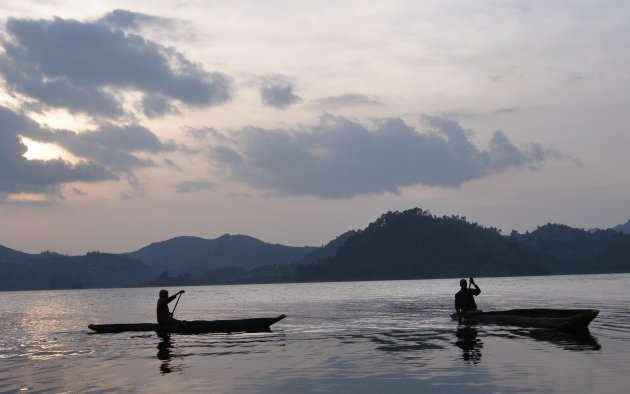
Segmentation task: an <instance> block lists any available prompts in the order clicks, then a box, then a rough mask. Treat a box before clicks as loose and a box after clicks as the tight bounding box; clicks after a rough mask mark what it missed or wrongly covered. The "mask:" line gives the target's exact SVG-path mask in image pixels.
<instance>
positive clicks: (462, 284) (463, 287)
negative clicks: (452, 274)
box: [459, 279, 468, 289]
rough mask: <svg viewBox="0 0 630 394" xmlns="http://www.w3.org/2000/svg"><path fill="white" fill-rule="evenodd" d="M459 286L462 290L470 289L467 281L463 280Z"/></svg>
mask: <svg viewBox="0 0 630 394" xmlns="http://www.w3.org/2000/svg"><path fill="white" fill-rule="evenodd" d="M459 286H460V287H461V288H462V289H465V288H466V287H468V284H467V282H466V279H462V280H460V281H459Z"/></svg>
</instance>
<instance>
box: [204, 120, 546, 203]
mask: <svg viewBox="0 0 630 394" xmlns="http://www.w3.org/2000/svg"><path fill="white" fill-rule="evenodd" d="M423 122H424V124H425V127H426V130H425V131H424V132H420V131H418V130H416V129H414V128H413V127H410V126H408V125H406V124H405V123H404V122H403V121H402V120H400V119H395V118H390V119H381V120H378V121H376V122H375V124H374V126H375V127H374V128H373V129H368V128H367V127H365V126H364V125H362V124H359V123H357V122H353V121H351V120H349V119H346V118H344V117H338V116H332V115H325V116H323V117H322V118H321V120H320V122H319V124H318V125H316V126H313V127H304V128H302V129H299V130H285V129H272V130H269V129H262V128H255V127H248V128H244V129H242V130H241V131H240V132H239V133H237V134H233V135H232V141H233V142H232V143H228V142H226V143H219V144H215V145H214V146H213V147H212V150H211V152H210V155H209V157H210V159H211V160H212V161H213V162H214V163H215V164H216V165H217V166H219V167H221V168H223V169H224V170H225V171H226V172H227V173H228V174H229V176H230V177H232V178H233V179H235V180H237V181H240V182H244V183H246V184H249V185H251V186H253V187H256V188H259V189H263V190H268V191H271V192H273V193H275V194H278V195H311V196H316V197H320V198H351V197H353V196H356V195H360V194H380V193H384V192H391V193H399V192H400V188H401V187H405V186H412V185H417V184H423V185H428V186H437V187H458V186H460V185H461V184H462V183H464V182H468V181H472V180H475V179H480V178H483V177H484V176H487V175H489V174H493V173H499V172H503V171H506V170H508V169H510V168H522V167H527V168H532V169H536V168H540V166H542V164H543V163H544V161H545V159H546V158H548V157H554V158H557V157H558V155H556V154H555V152H553V151H549V150H544V149H542V147H540V146H538V145H535V144H533V145H531V146H530V147H529V148H528V149H527V150H521V149H518V148H517V147H515V146H514V145H513V144H512V143H511V142H510V141H509V139H508V138H507V137H506V136H505V134H503V132H501V131H497V132H495V133H494V136H493V137H492V139H491V141H490V143H489V146H488V148H487V149H484V150H482V149H479V148H478V147H476V146H475V145H474V144H473V142H472V140H471V138H470V136H471V135H472V134H473V132H472V131H466V130H464V129H463V128H462V127H461V126H460V125H459V123H458V122H456V121H454V120H451V119H449V118H444V117H431V116H424V117H423Z"/></svg>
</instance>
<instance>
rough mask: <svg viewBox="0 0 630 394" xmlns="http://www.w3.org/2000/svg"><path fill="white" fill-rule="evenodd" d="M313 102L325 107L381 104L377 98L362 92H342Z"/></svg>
mask: <svg viewBox="0 0 630 394" xmlns="http://www.w3.org/2000/svg"><path fill="white" fill-rule="evenodd" d="M315 104H316V105H318V106H321V107H327V108H339V107H349V106H355V105H382V104H383V103H381V102H380V101H379V100H378V99H376V98H374V97H369V96H366V95H363V94H357V93H352V94H343V95H341V96H333V97H324V98H321V99H319V100H316V101H315Z"/></svg>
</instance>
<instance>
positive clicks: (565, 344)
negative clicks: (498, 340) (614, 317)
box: [511, 329, 602, 351]
mask: <svg viewBox="0 0 630 394" xmlns="http://www.w3.org/2000/svg"><path fill="white" fill-rule="evenodd" d="M511 333H512V334H514V335H518V336H526V337H529V338H532V339H535V340H536V341H543V342H550V343H552V344H554V345H556V346H559V347H560V348H562V349H566V350H573V351H584V350H596V351H598V350H601V348H602V346H601V345H600V344H599V342H598V341H597V339H595V337H593V336H592V335H591V333H590V331H589V330H588V329H587V330H584V331H578V332H565V331H556V330H544V329H531V330H523V329H519V330H512V331H511Z"/></svg>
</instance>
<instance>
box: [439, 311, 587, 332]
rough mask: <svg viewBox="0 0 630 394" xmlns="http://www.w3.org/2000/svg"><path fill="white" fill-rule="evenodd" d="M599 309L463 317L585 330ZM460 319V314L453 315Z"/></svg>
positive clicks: (482, 321)
mask: <svg viewBox="0 0 630 394" xmlns="http://www.w3.org/2000/svg"><path fill="white" fill-rule="evenodd" d="M598 314H599V311H598V310H597V309H512V310H507V311H493V312H480V313H475V314H472V315H469V316H465V317H464V318H462V323H464V324H497V325H504V326H518V327H536V328H552V329H556V330H563V331H577V330H585V329H586V328H588V325H589V323H590V322H591V321H593V319H595V317H597V315H598ZM451 318H452V319H453V320H456V321H459V315H458V314H457V313H454V314H452V315H451Z"/></svg>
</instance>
